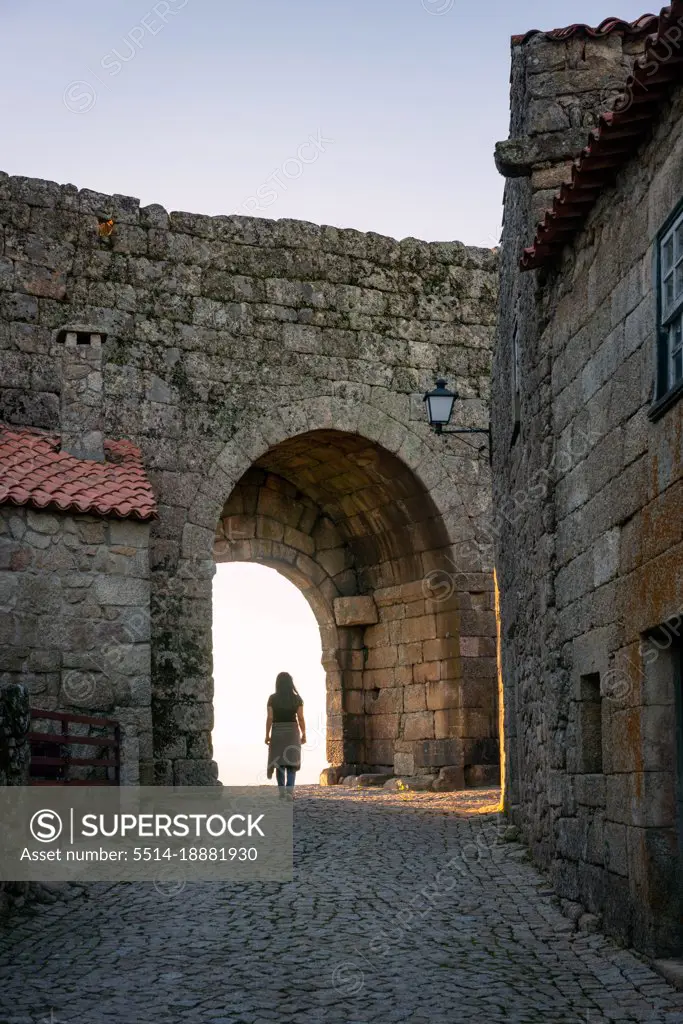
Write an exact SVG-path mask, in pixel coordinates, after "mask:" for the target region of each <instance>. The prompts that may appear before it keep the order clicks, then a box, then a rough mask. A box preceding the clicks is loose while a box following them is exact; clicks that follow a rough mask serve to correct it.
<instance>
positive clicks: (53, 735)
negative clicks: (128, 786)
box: [28, 708, 121, 786]
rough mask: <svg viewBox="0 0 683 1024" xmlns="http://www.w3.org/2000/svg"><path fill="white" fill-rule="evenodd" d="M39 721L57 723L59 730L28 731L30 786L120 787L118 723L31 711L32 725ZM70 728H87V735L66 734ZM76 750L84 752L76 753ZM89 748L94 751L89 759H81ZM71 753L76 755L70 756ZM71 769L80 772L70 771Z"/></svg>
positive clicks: (60, 712) (63, 713)
mask: <svg viewBox="0 0 683 1024" xmlns="http://www.w3.org/2000/svg"><path fill="white" fill-rule="evenodd" d="M41 721H42V722H57V723H59V724H60V731H59V732H35V731H31V732H29V734H28V740H29V744H30V747H31V767H30V775H29V784H30V785H31V786H118V785H120V782H121V730H120V727H119V723H118V722H116V721H114V720H113V719H111V718H91V717H90V716H89V715H72V714H69V713H67V712H64V711H43V710H42V709H41V708H31V723H32V725H33V723H34V722H41ZM71 725H79V726H84V725H87V726H88V727H89V728H88V733H87V735H79V734H78V733H75V732H72V731H70V726H71ZM94 729H97V730H98V734H96V735H92V734H91V731H92V730H94ZM99 730H101V733H99ZM79 747H81V748H85V750H80V751H79V750H78V748H79ZM90 748H97V749H93V751H92V752H93V756H92V757H87V756H83V755H84V754H85V753H86V751H87V750H88V749H90ZM74 750H75V751H76V754H77V755H78V756H74V753H73V751H74ZM73 769H80V770H79V771H76V772H74V771H73ZM83 769H88V770H87V771H83Z"/></svg>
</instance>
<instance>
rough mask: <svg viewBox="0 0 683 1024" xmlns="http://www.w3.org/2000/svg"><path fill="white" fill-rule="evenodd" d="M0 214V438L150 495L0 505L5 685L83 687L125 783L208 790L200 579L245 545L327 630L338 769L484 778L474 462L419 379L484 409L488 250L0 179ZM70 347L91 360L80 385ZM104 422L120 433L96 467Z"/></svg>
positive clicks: (483, 598) (489, 744)
mask: <svg viewBox="0 0 683 1024" xmlns="http://www.w3.org/2000/svg"><path fill="white" fill-rule="evenodd" d="M0 232H1V234H0V240H1V248H0V349H1V352H0V358H1V360H2V374H1V375H0V419H1V420H2V421H3V422H4V424H5V436H6V437H7V438H8V439H9V442H8V443H10V444H12V443H14V444H17V445H19V448H20V449H21V451H22V452H23V457H28V458H31V457H32V456H31V455H30V454H29V453H30V452H31V451H38V450H40V452H43V451H44V450H46V448H49V450H50V451H51V452H52V458H57V455H58V449H59V445H60V444H61V453H64V451H66V452H68V451H73V453H74V454H73V456H72V458H73V459H74V460H78V461H77V465H78V466H79V467H86V465H87V467H88V468H87V469H85V468H84V470H83V471H84V472H86V473H87V474H88V475H90V473H91V472H92V473H94V474H95V475H96V474H97V473H99V472H104V470H105V469H106V470H107V471H108V472H109V471H110V470H109V468H108V467H109V466H110V464H112V463H113V460H114V459H123V461H124V462H125V461H126V460H129V462H128V465H132V464H133V462H135V465H136V466H137V469H136V472H137V473H138V474H139V479H140V480H142V473H143V468H144V472H145V474H146V475H147V476H148V478H149V481H150V483H151V487H152V490H153V494H154V501H155V503H156V505H157V506H158V517H157V518H155V519H154V520H153V521H152V523H151V526H149V525H146V524H145V523H144V522H140V521H137V520H136V519H135V508H133V507H132V505H131V509H130V514H127V515H126V516H125V518H124V519H123V520H121V521H119V519H117V518H110V517H109V511H111V510H110V509H103V508H102V507H97V506H96V507H94V508H93V507H91V505H90V504H88V505H87V506H86V507H84V508H80V509H79V513H78V514H76V512H75V510H74V509H73V508H69V509H68V513H69V514H68V515H67V514H66V512H67V510H66V509H63V510H62V511H61V512H60V510H59V507H57V509H55V507H54V504H55V503H54V502H52V501H51V502H49V503H48V504H40V502H38V504H39V508H35V501H34V502H33V505H31V503H30V502H29V501H28V499H26V500H25V501H23V502H22V501H19V503H18V504H19V505H21V506H22V510H21V511H20V510H19V509H18V507H17V502H16V500H15V502H14V504H9V505H7V504H6V505H5V508H4V512H3V517H4V519H3V521H4V522H6V527H5V530H6V532H5V533H4V534H3V536H2V537H0V550H1V551H3V552H6V554H5V555H4V556H3V557H4V558H5V562H4V563H3V568H4V572H5V574H6V577H5V579H4V580H3V586H4V587H5V588H6V590H7V593H8V594H9V598H8V601H6V602H5V607H4V609H3V619H2V622H3V625H2V628H3V630H4V631H5V632H4V634H3V636H4V638H5V639H3V643H2V647H1V648H0V672H2V673H3V677H2V678H4V679H7V680H9V681H14V680H15V679H16V678H17V673H18V674H19V675H20V676H23V678H24V679H25V680H27V681H28V683H29V685H30V686H31V687H32V688H33V691H34V693H35V694H37V695H40V698H41V700H47V701H50V702H52V704H56V705H57V706H58V707H60V708H62V707H64V706H69V707H72V706H74V705H75V706H76V707H78V706H80V705H79V701H78V700H73V699H72V695H73V694H74V693H75V692H77V691H78V690H79V686H82V689H83V692H86V691H87V692H88V693H90V691H92V700H91V702H90V705H89V706H90V707H92V708H94V707H97V708H98V710H103V711H104V710H107V709H110V710H111V711H112V712H114V711H115V712H116V715H117V716H119V717H120V718H122V719H123V720H124V722H128V723H129V724H130V726H131V729H132V728H133V726H134V727H135V731H136V734H137V737H138V742H139V745H140V777H141V779H142V780H143V781H145V782H149V781H152V780H155V781H157V782H159V783H177V784H184V783H195V784H204V783H211V782H213V781H214V780H215V778H216V766H215V764H214V763H213V760H212V747H211V730H212V727H213V704H212V699H213V687H214V681H213V678H212V658H211V624H212V623H211V619H212V608H211V597H212V576H213V573H214V571H215V565H216V562H217V561H231V560H251V561H257V562H261V563H263V564H265V565H268V566H271V567H273V568H275V569H277V570H278V571H280V572H282V573H283V574H284V575H286V576H287V577H288V578H289V579H291V580H292V581H293V582H294V583H295V584H296V585H297V586H298V587H300V588H301V590H302V591H303V593H304V594H305V596H306V597H307V598H308V600H309V602H310V604H311V607H312V609H313V611H314V613H315V615H316V617H317V621H318V623H319V625H320V631H321V640H322V649H323V660H324V666H325V670H326V679H327V707H328V758H329V760H330V763H331V764H332V765H333V766H335V767H340V768H341V766H342V765H344V764H346V765H355V766H358V767H367V768H376V767H384V766H389V767H393V768H394V769H395V770H396V771H398V772H401V773H404V774H405V773H407V774H430V773H432V774H434V773H437V772H438V771H439V770H440V769H441V768H442V767H448V768H449V769H451V771H450V773H449V777H450V778H451V779H453V778H455V779H456V780H457V782H458V783H459V784H460V785H463V784H465V782H466V781H467V779H472V778H476V777H481V773H482V772H486V771H487V770H488V771H489V772H490V771H491V769H494V768H495V765H496V764H497V762H498V708H497V704H498V696H497V674H496V658H495V613H494V588H493V573H492V562H491V558H490V557H489V553H488V551H487V550H486V549H485V548H484V547H483V546H482V538H483V534H484V532H485V527H486V524H487V522H488V517H489V515H490V470H489V461H488V453H487V452H486V451H485V450H480V449H481V444H479V443H475V442H474V440H473V439H472V438H469V439H468V438H462V437H457V438H455V437H446V436H442V437H437V436H435V435H434V434H433V433H432V432H431V431H430V430H429V427H428V424H427V422H426V418H425V414H424V408H423V402H422V397H423V394H424V392H425V391H426V390H428V389H430V388H431V387H433V384H434V381H435V379H436V377H437V376H445V377H446V378H447V379H448V381H449V382H450V383H451V384H452V385H455V386H456V387H457V390H458V392H459V395H460V399H459V401H458V411H457V415H458V419H459V421H460V423H462V425H465V426H477V427H485V426H486V425H487V423H488V398H489V382H490V358H491V348H492V342H493V328H494V318H495V302H496V288H497V257H496V254H495V252H491V251H489V250H485V249H475V248H466V247H465V246H463V245H461V244H459V243H430V244H427V243H423V242H419V241H417V240H415V239H404V240H403V241H402V242H396V241H394V240H392V239H389V238H384V237H381V236H379V235H374V234H367V235H366V234H361V233H359V232H357V231H352V230H338V229H336V228H332V227H316V226H315V225H312V224H308V223H299V222H293V221H267V220H256V219H250V218H243V217H235V216H231V217H205V216H193V215H191V214H187V213H171V214H170V215H169V214H167V213H166V211H165V210H163V209H162V208H161V207H159V206H148V207H146V208H144V209H140V207H139V203H138V201H137V200H135V199H131V198H129V197H125V196H117V195H115V196H107V195H100V194H98V193H94V192H90V191H88V190H83V191H80V192H79V191H77V189H75V188H74V187H73V186H70V185H66V186H59V185H56V184H54V183H52V182H46V181H39V180H29V179H25V178H10V177H7V176H6V175H5V176H2V177H0ZM74 335H75V336H76V345H75V346H74V345H73V344H70V343H69V338H71V341H72V342H73V336H74ZM78 342H82V344H80V345H79V344H78ZM69 353H70V354H71V355H73V354H74V353H76V354H78V355H79V356H80V358H81V359H82V360H85V362H88V360H90V362H89V363H88V366H89V369H88V374H89V375H90V377H91V385H92V386H91V387H90V388H85V389H81V391H80V392H79V391H78V388H75V392H78V393H75V394H74V395H72V394H71V392H72V390H74V388H72V384H71V383H70V377H69V372H70V371H68V369H67V371H66V375H65V370H64V366H65V365H66V366H67V368H68V364H69ZM88 374H86V376H87V375H88ZM79 379H80V378H79ZM75 402H78V403H80V408H79V409H78V410H77V412H76V415H73V410H74V408H75V406H74V403H75ZM60 403H61V405H60ZM36 431H38V433H35V432H36ZM58 435H59V436H61V442H59V441H58ZM103 437H108V438H117V439H126V440H125V441H121V440H118V441H115V442H110V443H109V446H108V448H107V445H106V443H105V444H104V447H105V452H106V454H107V460H106V461H105V462H102V461H101V458H102V446H103V442H102V438H103ZM131 446H134V447H131ZM94 448H97V449H98V451H99V454H97V453H96V452H95V451H94V450H93V449H94ZM137 451H139V452H140V460H141V461H137V460H138V456H137V454H135V453H136V452H137ZM98 459H99V460H100V461H97V460H98ZM41 500H42V499H41ZM129 504H131V503H129ZM132 504H133V505H134V503H132ZM24 506H25V507H24ZM113 511H116V510H113ZM138 511H139V509H138ZM81 513H82V515H81ZM140 518H144V517H140ZM148 531H149V533H150V537H149V547H147V546H146V536H147V532H148ZM74 552H75V553H76V555H74ZM29 555H30V562H29V560H28V559H29ZM73 557H77V560H78V565H77V567H76V568H74V566H73V564H72V558H73ZM147 559H149V562H148V561H147ZM148 571H149V577H148V576H147V572H148ZM148 586H149V588H150V592H149V596H148V594H147V587H148ZM15 599H16V601H17V602H19V603H17V604H14V603H13V602H14V601H15ZM32 604H34V605H35V607H37V608H39V609H41V615H40V616H39V618H38V619H35V618H34V617H32V616H33V612H32V610H31V606H32ZM9 605H11V607H9ZM75 605H78V606H79V607H80V609H81V613H80V614H74V612H73V608H74V606H75ZM22 617H25V621H24V619H23V618H22ZM20 620H21V621H20ZM138 621H139V622H140V623H142V627H141V628H142V630H143V631H142V632H141V633H140V634H139V635H138V634H134V638H133V639H132V640H131V637H130V636H129V629H130V628H136V627H134V623H137V622H138ZM147 627H148V628H149V638H148V636H147V633H146V632H144V629H145V628H147ZM24 629H25V632H24ZM60 637H61V639H60ZM129 641H130V645H129V646H126V645H127V644H128V643H129ZM148 644H149V647H148V646H147V645H148ZM121 645H123V647H122V646H121ZM100 647H101V648H102V651H105V650H109V649H110V648H112V647H113V649H114V652H115V655H116V658H115V665H112V664H111V659H110V658H109V657H108V656H107V655H106V654H105V655H104V656H103V657H104V660H103V658H101V657H100V658H97V657H96V658H95V662H94V664H93V654H94V653H96V652H97V651H98V650H99V649H100ZM124 651H125V656H124ZM148 654H149V656H150V657H151V692H150V691H149V690H148V689H147V685H148V684H147V678H148V673H147V661H146V659H147V657H148ZM257 658H258V652H255V659H257ZM83 672H85V673H88V678H87V680H86V682H85V683H84V684H83V682H82V680H81V675H80V673H83ZM67 676H68V678H69V680H72V683H73V685H71V687H67V685H66V678H67ZM67 690H68V691H69V692H67ZM86 706H88V705H87V704H86ZM255 781H257V780H255Z"/></svg>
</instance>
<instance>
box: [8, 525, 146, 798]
mask: <svg viewBox="0 0 683 1024" xmlns="http://www.w3.org/2000/svg"><path fill="white" fill-rule="evenodd" d="M148 544H149V526H148V524H143V523H136V522H133V521H118V520H113V519H99V518H97V517H95V516H86V515H75V516H71V515H65V514H54V515H53V514H50V513H48V512H41V511H37V510H35V511H34V510H31V509H26V508H16V507H12V506H4V507H2V508H0V592H1V593H2V595H3V597H2V601H3V608H2V612H3V614H2V617H1V618H0V685H1V686H7V685H9V684H21V685H22V686H24V687H25V688H26V690H27V691H28V694H29V698H30V702H31V706H32V707H36V708H41V709H43V710H47V711H55V710H58V711H69V712H74V713H82V714H91V715H94V716H98V715H100V714H101V715H103V716H105V717H107V716H109V717H113V718H116V719H117V720H118V721H119V722H120V723H121V727H122V732H123V752H122V762H123V771H122V778H123V781H124V782H126V783H129V784H130V783H134V782H137V781H138V778H139V767H138V763H139V762H141V768H142V773H143V777H144V776H145V775H146V776H147V778H149V777H150V766H151V761H152V732H151V730H152V722H151V710H150V704H151V684H150V643H149V636H150V617H149V559H148ZM53 724H54V723H53ZM85 756H88V755H85ZM90 756H91V755H90Z"/></svg>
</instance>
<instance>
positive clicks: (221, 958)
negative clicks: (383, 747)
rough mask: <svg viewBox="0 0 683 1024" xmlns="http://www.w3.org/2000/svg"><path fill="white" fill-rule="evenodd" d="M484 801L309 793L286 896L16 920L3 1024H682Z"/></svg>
mask: <svg viewBox="0 0 683 1024" xmlns="http://www.w3.org/2000/svg"><path fill="white" fill-rule="evenodd" d="M497 798H498V794H497V791H494V790H478V791H470V792H468V793H462V794H430V793H424V794H423V793H388V792H385V791H379V792H372V791H370V792H362V791H357V790H345V789H341V788H339V787H331V788H327V789H320V788H317V787H302V788H301V789H299V790H298V792H297V798H296V800H295V805H294V811H295V879H294V881H293V882H291V883H286V884H274V883H268V884H257V883H250V884H248V885H241V886H237V885H228V884H220V885H215V884H199V883H195V884H193V885H187V886H186V887H185V888H184V889H182V891H180V892H175V893H173V892H170V891H168V892H166V893H164V892H160V891H158V890H157V889H156V888H155V886H154V885H153V884H152V883H149V884H141V883H136V884H128V885H109V886H105V885H98V886H93V887H91V889H90V890H89V893H88V897H89V898H87V899H83V898H79V899H77V900H73V901H72V902H71V903H68V904H64V903H61V902H60V903H55V904H52V905H49V906H40V907H39V908H38V909H37V910H36V911H35V912H32V913H30V914H29V913H25V914H24V917H23V918H22V917H21V916H20V914H15V915H13V919H12V929H11V931H10V930H9V929H5V930H3V929H0V1024H42V1022H47V1024H114V1022H116V1024H176V1022H181V1021H182V1022H183V1024H317V1022H320V1024H371V1022H372V1024H375V1022H377V1024H393V1022H402V1021H407V1022H411V1024H412V1022H415V1024H417V1022H424V1024H456V1022H472V1024H497V1022H505V1024H513V1022H514V1024H536V1022H539V1024H540V1022H543V1024H551V1022H561V1024H598V1022H599V1021H650V1022H662V1024H664V1022H667V1024H677V1022H683V994H679V993H677V992H676V991H675V990H673V989H672V988H670V987H669V986H668V985H667V984H666V983H665V982H664V981H663V980H662V979H661V978H660V977H659V975H657V974H655V973H653V971H652V970H650V968H649V967H648V966H647V965H646V964H645V963H644V962H643V961H641V960H640V959H638V958H637V957H636V956H635V955H633V954H632V953H630V952H627V951H623V950H619V949H617V948H616V947H615V946H614V945H613V944H612V943H610V942H609V941H608V940H606V939H605V938H603V937H602V936H601V935H598V934H583V933H580V932H577V931H575V930H574V925H573V924H572V922H570V921H569V920H568V919H567V918H565V917H564V916H563V915H562V914H561V913H560V910H559V909H558V906H557V904H556V902H555V900H554V897H553V894H552V892H551V890H550V889H549V887H548V884H547V882H546V881H545V880H544V879H543V877H542V876H541V875H539V874H538V872H537V871H536V870H535V869H534V868H533V867H532V866H531V865H530V864H529V863H528V862H527V861H526V860H525V851H524V850H523V848H522V847H520V846H519V845H518V844H516V843H505V842H501V841H499V840H500V835H501V831H502V829H501V828H500V825H501V824H502V823H501V822H500V820H499V818H498V816H497V815H496V814H495V813H493V812H494V811H495V807H496V802H497ZM159 888H163V887H162V886H160V887H159Z"/></svg>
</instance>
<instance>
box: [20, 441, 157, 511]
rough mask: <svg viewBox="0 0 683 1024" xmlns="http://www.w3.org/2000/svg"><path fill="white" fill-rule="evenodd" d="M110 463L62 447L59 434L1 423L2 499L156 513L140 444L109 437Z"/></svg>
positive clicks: (66, 507)
mask: <svg viewBox="0 0 683 1024" xmlns="http://www.w3.org/2000/svg"><path fill="white" fill-rule="evenodd" d="M104 450H105V457H106V461H105V462H94V461H92V460H89V459H77V458H75V457H74V456H73V455H69V454H68V453H67V452H63V451H60V438H59V437H58V436H55V435H52V434H46V433H43V432H40V431H36V430H31V429H29V428H23V427H10V426H7V425H3V424H0V504H12V505H28V506H30V507H32V508H39V509H50V510H52V511H56V510H58V511H60V512H88V513H91V514H93V515H100V516H116V517H118V518H119V519H142V520H148V519H153V518H155V517H156V514H157V507H156V500H155V497H154V492H153V491H152V486H151V484H150V482H149V480H148V478H147V474H146V473H145V469H144V466H143V464H142V456H141V453H140V449H139V448H137V447H136V446H135V445H134V444H131V442H130V441H105V442H104Z"/></svg>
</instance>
